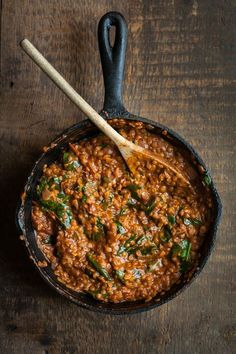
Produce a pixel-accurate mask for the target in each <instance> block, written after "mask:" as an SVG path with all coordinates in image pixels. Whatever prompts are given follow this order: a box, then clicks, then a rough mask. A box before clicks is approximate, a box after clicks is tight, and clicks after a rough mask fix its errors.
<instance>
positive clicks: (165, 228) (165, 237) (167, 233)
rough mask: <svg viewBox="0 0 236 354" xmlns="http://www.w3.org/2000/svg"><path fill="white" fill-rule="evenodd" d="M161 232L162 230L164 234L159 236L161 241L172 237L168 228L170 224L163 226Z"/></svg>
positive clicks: (166, 240)
mask: <svg viewBox="0 0 236 354" xmlns="http://www.w3.org/2000/svg"><path fill="white" fill-rule="evenodd" d="M163 232H164V235H163V236H161V237H160V238H161V241H162V242H164V243H166V242H168V241H169V240H170V239H171V237H172V233H171V229H170V226H169V225H165V226H164V228H163Z"/></svg>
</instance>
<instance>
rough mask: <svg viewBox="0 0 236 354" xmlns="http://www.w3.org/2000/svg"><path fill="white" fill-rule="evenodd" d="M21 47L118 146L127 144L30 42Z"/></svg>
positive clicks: (25, 42) (22, 44)
mask: <svg viewBox="0 0 236 354" xmlns="http://www.w3.org/2000/svg"><path fill="white" fill-rule="evenodd" d="M20 45H21V47H22V48H23V49H24V51H25V52H26V53H27V54H28V56H29V57H30V58H31V59H32V60H33V61H34V62H35V63H36V64H37V65H38V66H39V67H40V69H42V70H43V71H44V72H45V74H47V75H48V77H49V78H50V79H51V80H52V81H53V82H54V83H55V84H56V85H57V86H58V87H59V88H60V89H61V90H62V91H63V92H64V93H65V94H66V96H67V97H68V98H69V99H70V100H71V101H72V102H73V103H74V104H75V105H76V106H77V107H78V108H79V109H80V110H81V111H82V112H83V113H84V114H85V115H86V116H87V117H88V118H89V119H90V120H91V121H92V122H93V123H94V124H95V125H96V126H97V127H98V128H99V129H100V130H101V131H102V132H103V133H104V134H105V135H107V136H108V137H109V138H110V139H111V140H112V141H113V142H114V143H115V144H116V145H117V146H119V145H122V144H127V140H126V139H125V138H123V137H122V136H121V135H120V134H119V133H117V131H116V130H115V129H113V128H112V127H111V126H110V125H109V124H108V123H107V122H106V121H105V119H103V118H102V117H101V116H100V115H99V114H98V113H97V112H96V111H95V110H94V109H93V108H92V107H91V106H90V105H89V104H88V103H87V102H86V101H85V100H84V99H83V98H82V97H81V96H80V95H79V94H78V93H77V92H76V91H75V90H74V89H73V87H72V86H71V85H70V84H69V83H68V82H67V81H66V80H65V79H64V78H63V77H62V76H61V74H59V72H58V71H57V70H56V69H55V68H54V67H53V66H52V65H51V64H50V63H49V62H48V61H47V59H45V58H44V56H43V55H42V54H41V53H40V52H39V51H38V49H36V48H35V47H34V45H33V44H32V43H31V42H30V41H29V40H28V39H23V41H21V43H20Z"/></svg>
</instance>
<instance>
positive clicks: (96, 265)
mask: <svg viewBox="0 0 236 354" xmlns="http://www.w3.org/2000/svg"><path fill="white" fill-rule="evenodd" d="M86 257H87V260H88V262H89V263H90V265H91V266H92V267H93V268H94V269H95V270H96V271H97V272H98V273H99V274H100V275H102V276H103V277H104V278H105V279H106V280H110V281H111V280H112V278H111V277H110V275H109V273H108V271H107V270H106V269H105V268H103V267H102V266H101V265H100V264H99V263H98V262H97V261H96V259H95V258H94V257H93V256H92V255H91V254H89V253H87V256H86Z"/></svg>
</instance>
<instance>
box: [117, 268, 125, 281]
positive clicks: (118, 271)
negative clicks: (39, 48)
mask: <svg viewBox="0 0 236 354" xmlns="http://www.w3.org/2000/svg"><path fill="white" fill-rule="evenodd" d="M115 275H116V277H117V278H118V279H119V281H120V282H121V283H122V284H125V280H124V276H125V272H124V271H123V270H121V269H119V270H116V271H115Z"/></svg>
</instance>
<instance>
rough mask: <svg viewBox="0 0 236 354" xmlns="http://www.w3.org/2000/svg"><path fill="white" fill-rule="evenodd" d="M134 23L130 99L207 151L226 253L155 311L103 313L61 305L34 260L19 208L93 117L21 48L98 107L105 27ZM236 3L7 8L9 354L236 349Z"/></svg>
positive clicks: (5, 281) (4, 325) (160, 1)
mask: <svg viewBox="0 0 236 354" xmlns="http://www.w3.org/2000/svg"><path fill="white" fill-rule="evenodd" d="M110 10H114V11H120V12H121V13H122V14H123V15H124V16H125V17H126V19H127V21H128V23H129V37H128V48H127V60H126V75H125V87H124V101H125V105H126V106H127V108H128V109H129V110H130V111H131V112H133V113H136V114H140V115H141V116H144V117H150V118H151V119H154V120H158V121H160V122H161V123H164V124H165V125H167V126H169V127H171V128H173V129H174V130H175V131H177V132H178V133H180V134H181V135H183V136H184V137H185V138H186V139H187V140H188V141H189V142H190V143H192V145H193V146H194V147H195V148H196V149H197V151H198V152H199V153H200V155H201V156H202V157H203V159H204V160H205V162H206V164H207V165H208V166H209V169H210V171H211V173H212V175H213V177H214V180H215V181H216V184H217V187H218V189H219V192H220V194H221V197H222V200H223V204H224V210H223V218H222V223H221V227H220V231H219V233H218V241H217V245H216V248H215V251H214V253H213V255H212V257H211V258H210V261H209V262H208V264H207V266H206V267H205V269H204V271H203V272H202V274H201V276H200V277H199V278H198V279H197V280H196V281H195V283H194V284H192V286H191V287H190V288H189V289H188V290H186V291H185V292H184V293H183V294H182V295H181V296H179V297H178V298H176V299H175V300H173V301H172V302H170V303H168V304H166V305H164V306H162V307H161V308H158V309H155V310H152V311H150V312H148V313H144V314H137V315H132V316H125V317H122V316H121V317H112V316H107V315H103V314H95V313H92V312H89V311H86V310H84V309H82V308H79V307H76V306H75V305H74V304H71V303H69V302H68V301H67V300H65V299H64V298H62V297H60V296H59V295H58V294H56V293H55V292H54V291H52V290H51V289H50V288H48V286H47V285H46V284H45V283H44V282H43V281H42V280H41V278H40V277H39V276H38V274H37V273H36V271H35V270H34V268H33V266H32V264H31V262H30V261H29V259H28V258H27V256H26V253H25V250H24V248H23V245H21V241H20V240H19V239H18V235H17V232H16V229H15V225H14V211H15V207H16V204H17V200H18V196H19V193H20V191H21V189H22V186H23V184H24V181H25V178H26V176H27V174H28V171H29V169H30V168H31V166H32V164H33V163H34V161H35V159H36V157H37V156H38V154H39V153H40V151H41V148H42V146H43V145H45V144H47V143H48V142H50V141H51V140H52V139H53V138H54V137H55V136H56V135H58V134H60V132H61V131H62V130H63V129H64V128H66V127H68V126H69V125H72V124H73V123H75V122H77V121H78V120H81V119H83V118H84V117H83V115H82V114H81V113H80V112H79V111H78V110H77V109H76V107H74V106H73V105H72V104H71V103H70V102H69V100H68V99H67V98H66V97H64V95H63V94H62V93H61V92H60V91H59V90H58V89H57V88H55V87H54V85H53V84H52V83H51V82H50V80H49V79H48V78H46V77H45V75H44V74H43V73H41V72H40V71H39V70H38V69H37V68H36V67H35V65H34V64H33V63H31V62H30V60H29V58H27V57H26V55H25V54H24V53H23V52H22V51H21V50H20V48H19V45H18V44H19V42H20V40H21V39H22V38H24V37H27V38H29V39H30V40H32V42H33V43H35V45H36V46H37V47H38V48H40V50H41V51H42V53H43V54H44V55H46V56H47V58H48V59H49V60H50V62H51V63H52V64H53V65H54V66H55V67H56V68H57V69H58V70H59V71H60V72H61V73H63V75H64V76H65V78H66V79H67V80H69V82H70V83H71V84H72V86H73V87H75V89H76V90H78V92H79V93H80V94H81V95H82V96H83V97H84V98H85V99H86V100H87V101H88V102H89V103H90V104H91V105H92V106H94V107H95V108H96V109H97V110H99V109H101V108H102V100H103V79H102V71H101V66H100V61H99V60H100V59H99V53H98V44H97V24H98V21H99V19H100V17H101V16H102V15H103V14H104V13H105V12H107V11H110ZM235 10H236V1H233V0H231V1H230V0H225V1H224V0H214V1H213V0H204V1H200V0H198V1H197V0H130V1H127V0H119V1H115V0H111V1H109V0H100V1H96V0H86V1H85V0H76V1H75V0H50V1H48V0H41V1H36V0H33V1H32V0H21V1H20V2H19V1H17V0H8V1H7V0H2V1H1V52H0V53H1V56H0V60H1V95H0V118H1V122H0V134H1V135H0V136H1V138H0V154H1V164H0V169H1V205H0V208H1V223H2V226H3V228H2V232H1V246H0V284H1V286H0V353H3V354H14V353H17V354H21V353H22V354H23V353H33V354H38V353H39V354H47V353H50V354H54V353H55V354H60V353H63V354H64V353H70V354H72V353H81V354H84V353H89V354H90V353H93V354H96V353H101V354H110V353H112V354H116V353H117V354H124V353H125V354H133V353H135V354H136V353H145V354H146V353H147V354H154V353H168V354H169V353H177V354H189V353H191V354H193V353H194V354H198V353H199V354H200V353H201V354H202V353H215V354H216V353H219V354H221V353H224V354H228V353H233V351H234V350H235V349H234V348H235V346H236V340H235V337H236V333H235V332H236V323H235V229H236V211H235V191H236V188H235V175H236V162H235V161H236V160H235V152H236V151H235V145H236V120H235V118H236V117H235V108H236V107H235V105H236V104H235V102H236V85H235V83H236V70H235V62H236V43H235V39H236V27H235V15H236V13H235Z"/></svg>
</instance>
